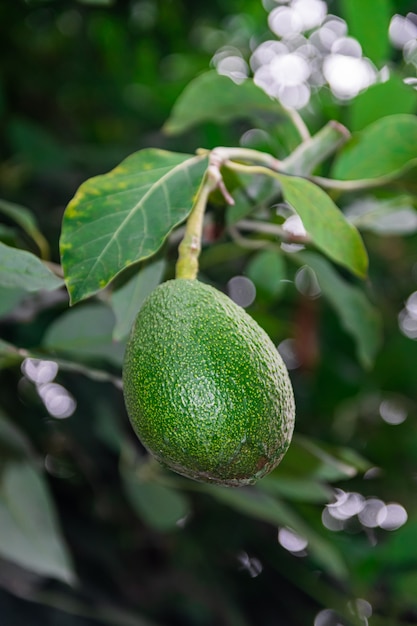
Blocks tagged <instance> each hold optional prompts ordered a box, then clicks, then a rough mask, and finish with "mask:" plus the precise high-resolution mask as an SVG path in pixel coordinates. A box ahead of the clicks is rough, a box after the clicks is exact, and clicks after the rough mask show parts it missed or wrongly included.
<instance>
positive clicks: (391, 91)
mask: <svg viewBox="0 0 417 626" xmlns="http://www.w3.org/2000/svg"><path fill="white" fill-rule="evenodd" d="M416 107H417V91H416V90H415V89H413V87H411V86H410V85H406V84H405V83H404V81H403V79H402V78H401V77H400V76H397V75H396V74H393V75H392V76H391V77H390V79H389V80H387V81H386V82H384V83H377V84H376V85H371V86H370V87H368V89H366V90H365V91H363V92H362V93H360V94H359V95H358V96H356V98H354V99H353V100H352V102H351V104H350V106H349V115H350V125H349V128H350V129H351V130H352V131H358V130H362V129H363V128H365V127H366V126H369V124H372V123H373V122H375V121H377V120H379V119H380V118H382V117H386V116H389V115H395V114H398V113H400V114H401V113H405V114H408V113H413V112H414V111H415V110H416Z"/></svg>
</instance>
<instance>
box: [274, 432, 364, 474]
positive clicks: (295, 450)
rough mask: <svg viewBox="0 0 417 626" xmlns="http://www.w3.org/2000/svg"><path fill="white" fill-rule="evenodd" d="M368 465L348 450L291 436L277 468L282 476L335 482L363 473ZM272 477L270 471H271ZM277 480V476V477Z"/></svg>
mask: <svg viewBox="0 0 417 626" xmlns="http://www.w3.org/2000/svg"><path fill="white" fill-rule="evenodd" d="M369 467H370V464H369V462H368V461H366V460H365V459H364V458H363V457H361V456H359V455H358V454H357V453H355V452H354V451H352V450H350V449H349V452H347V451H346V449H345V448H335V447H330V446H325V445H324V444H323V442H321V441H320V442H319V441H315V440H313V439H311V438H310V437H303V436H301V435H295V436H294V438H293V441H292V444H291V446H290V448H289V450H288V452H287V454H286V455H285V457H284V459H283V461H282V463H281V465H280V466H279V468H278V470H276V471H277V472H279V473H283V474H284V477H285V476H288V475H291V476H292V477H294V478H299V479H305V478H308V479H309V480H316V481H325V482H339V481H340V480H347V479H349V478H354V477H355V476H356V475H357V474H358V472H365V471H366V470H367V469H369ZM271 476H272V477H274V473H272V474H271ZM277 479H278V477H277Z"/></svg>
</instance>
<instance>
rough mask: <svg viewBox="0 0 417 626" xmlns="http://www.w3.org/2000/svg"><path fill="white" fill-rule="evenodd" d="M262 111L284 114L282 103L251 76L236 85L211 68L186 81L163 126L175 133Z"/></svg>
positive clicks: (283, 115)
mask: <svg viewBox="0 0 417 626" xmlns="http://www.w3.org/2000/svg"><path fill="white" fill-rule="evenodd" d="M262 113H267V114H268V115H271V114H273V115H276V116H277V117H285V118H286V117H287V114H286V113H285V111H284V109H283V108H282V107H281V105H280V104H279V103H278V102H277V101H275V100H272V98H270V97H269V96H268V95H267V94H266V93H265V92H264V91H263V90H262V89H261V88H260V87H257V86H256V85H255V83H254V82H253V81H252V80H251V79H250V78H247V79H246V80H244V81H243V83H240V84H239V85H238V84H236V83H234V82H233V81H232V80H231V79H230V78H228V77H227V76H221V75H220V74H218V73H217V72H216V71H214V70H213V71H210V72H206V73H204V74H201V75H200V76H198V77H197V78H195V79H194V80H193V81H191V83H189V84H188V85H187V87H186V88H185V90H184V91H183V93H182V94H181V95H180V97H179V98H178V100H177V102H176V103H175V105H174V108H173V110H172V113H171V116H170V118H169V119H168V121H167V122H166V124H165V126H164V130H165V132H167V133H169V134H170V135H176V134H179V133H183V132H184V131H186V130H189V129H190V128H192V127H193V126H195V125H197V124H201V123H203V122H207V121H213V122H216V123H218V124H225V123H227V122H230V121H233V120H236V119H242V118H248V117H249V118H251V117H253V116H254V115H259V114H262Z"/></svg>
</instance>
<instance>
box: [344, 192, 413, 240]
mask: <svg viewBox="0 0 417 626" xmlns="http://www.w3.org/2000/svg"><path fill="white" fill-rule="evenodd" d="M345 215H346V218H347V219H348V220H349V221H350V222H351V223H352V224H354V225H355V226H356V227H357V228H359V229H361V230H368V231H371V232H374V233H377V234H378V235H410V234H412V233H415V232H417V211H416V210H415V208H414V206H413V198H412V197H410V196H400V195H398V196H395V197H393V198H390V199H388V200H379V199H378V198H374V197H372V196H370V197H363V198H361V199H360V200H357V201H356V202H354V203H353V204H351V205H350V206H348V207H347V208H346V209H345Z"/></svg>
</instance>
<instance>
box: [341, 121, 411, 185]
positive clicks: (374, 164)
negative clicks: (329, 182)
mask: <svg viewBox="0 0 417 626" xmlns="http://www.w3.org/2000/svg"><path fill="white" fill-rule="evenodd" d="M416 158H417V118H416V117H415V116H413V115H390V116H389V117H383V118H382V119H380V120H378V121H376V122H374V123H373V124H371V125H370V126H368V127H367V128H365V129H364V130H362V131H361V132H359V133H356V134H355V135H353V136H352V139H351V140H350V141H349V142H348V143H347V144H345V146H344V147H343V149H342V150H341V151H340V153H339V155H338V157H337V158H336V160H335V163H334V166H333V170H332V176H333V177H334V178H339V179H341V180H351V179H366V178H379V177H384V176H387V177H389V176H392V175H394V174H398V173H399V172H401V170H402V169H403V168H405V166H407V164H409V163H410V162H411V161H413V160H414V159H416Z"/></svg>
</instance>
